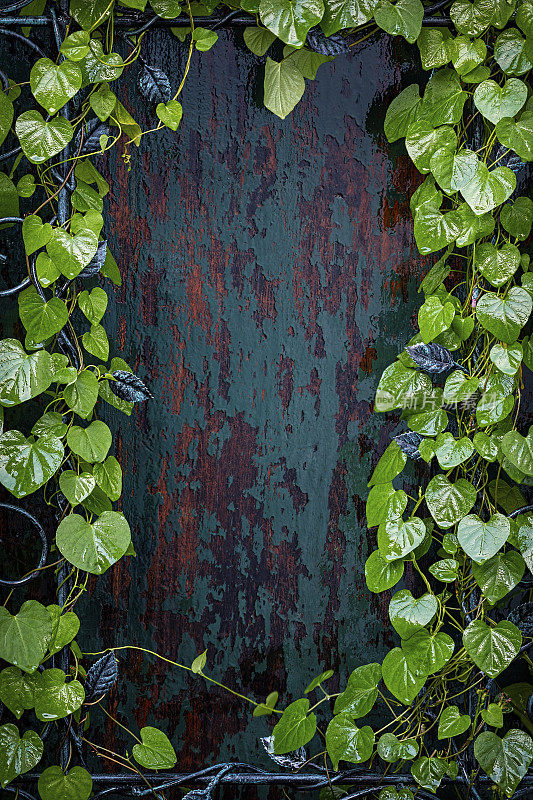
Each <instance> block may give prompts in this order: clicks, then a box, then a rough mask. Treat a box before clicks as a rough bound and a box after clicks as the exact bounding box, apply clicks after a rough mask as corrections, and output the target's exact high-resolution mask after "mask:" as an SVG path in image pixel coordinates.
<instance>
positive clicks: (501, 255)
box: [475, 242, 520, 286]
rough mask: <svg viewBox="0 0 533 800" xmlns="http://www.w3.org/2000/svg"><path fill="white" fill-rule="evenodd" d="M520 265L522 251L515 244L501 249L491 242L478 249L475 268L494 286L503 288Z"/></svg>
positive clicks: (505, 245)
mask: <svg viewBox="0 0 533 800" xmlns="http://www.w3.org/2000/svg"><path fill="white" fill-rule="evenodd" d="M519 265H520V250H519V249H518V247H516V246H515V245H514V244H504V245H503V246H502V247H500V248H499V249H498V248H496V247H495V246H494V245H493V244H490V242H483V243H482V244H480V245H478V246H477V247H476V255H475V266H476V269H479V271H480V272H481V273H482V275H483V277H484V278H486V279H487V280H488V282H489V283H491V284H492V286H503V285H504V284H505V283H507V281H508V280H510V278H512V277H513V275H514V274H515V272H516V270H517V269H518V267H519Z"/></svg>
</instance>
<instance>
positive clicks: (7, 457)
mask: <svg viewBox="0 0 533 800" xmlns="http://www.w3.org/2000/svg"><path fill="white" fill-rule="evenodd" d="M32 438H33V437H31V438H30V439H26V437H25V436H24V434H23V433H21V432H20V431H15V430H10V431H7V432H6V433H4V434H3V435H2V436H0V483H1V484H3V485H4V486H5V487H6V489H8V490H9V491H10V492H11V494H13V495H15V497H18V498H21V497H26V495H29V494H32V493H33V492H35V491H37V489H39V488H40V487H41V486H43V484H45V483H46V482H47V481H49V480H50V478H51V477H52V476H53V475H55V473H56V472H57V470H58V469H59V467H60V466H61V462H62V461H63V453H64V448H63V443H62V442H61V440H60V439H58V438H57V437H55V436H41V437H39V438H38V439H37V440H35V441H32Z"/></svg>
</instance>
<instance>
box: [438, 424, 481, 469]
mask: <svg viewBox="0 0 533 800" xmlns="http://www.w3.org/2000/svg"><path fill="white" fill-rule="evenodd" d="M473 452H474V445H473V444H472V442H471V441H470V439H469V438H468V436H463V437H462V438H461V439H454V437H453V436H452V434H451V433H440V434H439V435H438V436H437V441H436V450H435V455H436V456H437V459H438V462H439V465H440V466H441V467H442V469H444V470H448V469H452V467H457V466H458V465H459V464H462V463H463V462H464V461H467V460H468V459H469V458H470V456H471V455H472V453H473Z"/></svg>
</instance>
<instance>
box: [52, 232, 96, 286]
mask: <svg viewBox="0 0 533 800" xmlns="http://www.w3.org/2000/svg"><path fill="white" fill-rule="evenodd" d="M97 250H98V237H97V236H96V234H95V233H94V232H93V231H91V230H89V229H88V228H87V229H85V230H82V231H80V232H79V233H77V234H76V235H75V236H72V235H71V234H70V233H68V232H67V231H66V230H64V229H63V228H54V229H53V231H52V237H51V239H50V241H49V242H48V244H47V245H46V251H47V253H48V255H49V256H50V258H51V259H52V261H53V262H54V264H55V265H56V266H57V268H58V269H59V270H60V271H61V273H62V274H63V275H64V276H65V277H66V278H69V279H71V278H76V277H77V276H78V275H79V274H80V272H81V271H82V270H83V269H84V267H86V266H87V264H89V262H90V261H91V259H92V258H93V257H94V256H95V255H96V251H97Z"/></svg>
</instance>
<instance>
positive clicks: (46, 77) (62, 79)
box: [30, 58, 82, 114]
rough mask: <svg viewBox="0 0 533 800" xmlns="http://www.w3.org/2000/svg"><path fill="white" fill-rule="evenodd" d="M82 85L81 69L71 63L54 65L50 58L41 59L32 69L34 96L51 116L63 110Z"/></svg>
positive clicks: (65, 62)
mask: <svg viewBox="0 0 533 800" xmlns="http://www.w3.org/2000/svg"><path fill="white" fill-rule="evenodd" d="M81 83H82V76H81V70H80V68H79V67H78V66H77V65H76V64H72V63H70V62H69V61H63V63H62V64H54V62H53V61H51V60H50V59H49V58H40V59H39V60H38V61H36V62H35V64H34V65H33V67H32V68H31V72H30V86H31V90H32V93H33V96H34V97H35V99H36V100H37V102H38V103H40V104H41V105H42V107H43V108H46V110H47V111H48V112H49V113H50V114H55V113H56V111H59V109H60V108H63V106H64V105H65V103H67V102H68V101H69V100H70V99H71V98H72V97H74V95H75V94H76V92H77V91H78V90H79V89H80V88H81Z"/></svg>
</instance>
